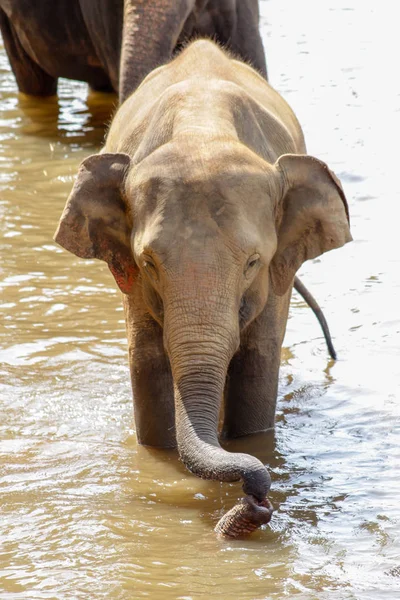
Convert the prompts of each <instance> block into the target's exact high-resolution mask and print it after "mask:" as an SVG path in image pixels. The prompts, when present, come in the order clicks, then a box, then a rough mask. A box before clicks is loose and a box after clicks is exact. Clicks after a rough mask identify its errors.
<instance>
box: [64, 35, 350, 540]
mask: <svg viewBox="0 0 400 600" xmlns="http://www.w3.org/2000/svg"><path fill="white" fill-rule="evenodd" d="M55 239H56V241H57V242H58V243H59V244H61V245H62V246H63V247H64V248H66V249H68V250H69V251H71V252H73V253H74V254H76V255H77V256H80V257H82V258H99V259H101V260H104V261H106V262H107V263H108V266H109V268H110V270H111V272H112V273H113V275H114V277H115V279H116V282H117V284H118V285H119V287H120V289H121V291H122V292H123V293H124V308H125V316H126V323H127V333H128V341H129V357H130V368H131V377H132V386H133V395H134V404H135V422H136V434H137V438H138V441H139V443H142V444H146V445H151V446H159V447H160V446H161V447H168V446H175V445H177V446H178V450H179V454H180V457H181V459H182V461H183V462H184V464H185V465H186V466H187V468H188V469H189V470H190V471H192V472H193V473H195V474H196V475H198V476H199V477H203V478H206V479H214V480H217V481H237V480H239V479H242V481H243V489H244V491H245V493H246V494H247V498H246V500H245V501H244V502H243V503H241V504H240V505H238V507H237V508H235V510H234V513H233V514H232V513H227V517H226V518H224V519H223V521H222V522H221V523H220V526H219V531H221V532H222V533H224V534H228V535H237V534H238V533H242V532H245V531H246V532H248V531H251V530H252V529H254V528H255V527H257V526H258V525H259V524H260V523H263V522H267V521H268V520H269V518H270V516H271V506H270V504H269V503H268V500H267V498H266V496H267V493H268V491H269V487H270V477H269V474H268V471H267V470H266V468H265V467H264V465H263V464H262V463H261V462H260V461H259V460H257V459H256V458H255V457H252V456H250V455H247V454H243V453H229V452H226V451H225V450H224V449H222V448H221V446H220V444H219V435H220V434H221V435H222V436H223V437H225V438H234V437H240V436H244V435H247V434H252V433H256V432H259V431H264V430H266V429H268V428H271V427H273V426H274V420H275V408H276V399H277V389H278V373H279V365H280V352H281V346H282V342H283V337H284V333H285V329H286V322H287V316H288V308H289V301H290V296H291V292H292V286H293V282H294V278H295V274H296V271H297V269H298V268H299V267H300V266H301V264H302V263H303V262H304V261H305V260H308V259H311V258H315V257H317V256H319V255H321V254H322V253H324V252H326V251H328V250H331V249H334V248H339V247H340V246H342V245H343V244H345V243H346V242H348V241H350V240H351V235H350V230H349V220H348V208H347V203H346V199H345V196H344V193H343V190H342V188H341V185H340V182H339V180H338V179H337V178H336V177H335V175H334V174H333V173H332V172H331V171H330V170H329V168H328V166H327V165H326V164H325V163H323V162H322V161H320V160H318V159H316V158H314V157H312V156H308V155H307V154H306V147H305V143H304V138H303V133H302V130H301V128H300V125H299V123H298V121H297V119H296V117H295V115H294V114H293V112H292V111H291V109H290V108H289V106H288V105H287V104H286V102H285V101H284V100H283V98H281V97H280V96H279V94H278V93H277V92H275V91H274V90H273V89H272V88H271V87H270V86H269V85H268V83H267V82H266V81H265V79H263V78H262V77H260V76H259V75H258V74H257V73H256V72H255V71H254V70H253V69H251V68H250V67H249V66H248V65H245V64H243V63H242V62H239V61H236V60H232V58H231V57H230V56H229V55H227V54H226V53H225V52H223V51H222V50H221V49H220V48H219V47H217V46H216V45H215V44H213V43H212V42H209V41H197V42H194V43H192V44H191V45H189V46H188V47H187V48H186V49H185V50H184V51H183V52H182V53H181V54H179V55H178V57H177V58H175V60H173V61H172V62H171V63H170V64H168V65H165V66H164V67H161V68H160V69H157V70H156V71H155V72H153V73H151V74H150V75H149V76H148V77H147V78H146V79H145V81H144V82H143V84H142V85H141V86H140V87H139V89H138V90H137V91H136V92H135V93H134V94H132V95H131V96H130V97H129V98H128V99H127V101H126V102H124V103H123V104H122V106H121V107H120V108H119V110H118V111H117V113H116V115H115V117H114V119H113V122H112V124H111V127H110V130H109V132H108V136H107V140H106V144H105V147H104V148H103V150H102V151H101V152H100V154H97V155H94V156H91V157H88V158H87V159H86V160H84V161H83V163H82V165H81V167H80V169H79V172H78V176H77V179H76V182H75V184H74V187H73V189H72V192H71V195H70V197H69V199H68V202H67V205H66V208H65V210H64V213H63V215H62V218H61V221H60V225H59V228H58V231H57V233H56V237H55ZM222 401H223V426H222V431H221V432H219V430H218V424H219V416H220V407H221V402H222Z"/></svg>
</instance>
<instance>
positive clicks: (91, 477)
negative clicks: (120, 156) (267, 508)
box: [0, 0, 400, 600]
mask: <svg viewBox="0 0 400 600" xmlns="http://www.w3.org/2000/svg"><path fill="white" fill-rule="evenodd" d="M300 5H301V6H300ZM382 6H383V4H382V3H371V2H366V1H364V2H361V1H356V0H347V1H346V2H344V1H343V0H338V1H337V2H334V1H333V0H330V1H329V2H324V3H322V2H316V1H314V2H312V1H310V2H302V3H294V2H291V1H289V0H270V1H261V10H262V15H263V16H262V30H263V36H264V43H265V47H266V51H267V57H268V63H269V70H270V78H271V81H272V82H273V84H274V85H275V86H276V87H277V89H278V90H279V91H280V92H281V93H282V94H283V95H284V96H285V97H286V99H287V100H288V101H289V102H290V103H291V105H292V106H293V108H294V109H295V110H296V112H297V114H298V116H299V118H300V121H301V123H302V124H303V126H304V130H305V133H306V139H307V142H308V150H309V152H310V153H311V154H314V155H316V156H318V157H320V158H322V159H324V160H326V161H327V162H328V163H329V165H330V166H331V168H333V169H334V170H335V171H336V172H337V173H338V175H339V176H340V177H341V179H342V181H343V185H344V188H345V191H346V193H347V196H348V198H349V202H350V207H351V217H352V231H353V235H354V238H355V241H354V243H352V244H349V245H347V246H346V247H345V248H343V249H341V250H338V251H335V252H331V253H329V254H327V255H325V256H324V257H323V258H321V260H315V261H313V262H311V263H307V264H306V265H305V266H304V267H303V268H302V269H301V275H302V276H303V279H304V281H305V283H306V284H307V285H308V286H309V287H310V288H311V289H312V291H313V292H314V293H315V295H316V296H317V297H318V299H319V301H320V303H321V304H322V306H323V307H324V309H325V311H326V315H327V317H328V319H329V323H330V326H331V329H332V332H333V334H334V338H335V344H336V348H337V351H338V354H339V360H338V361H337V362H336V363H334V362H332V361H331V360H329V358H328V357H327V352H326V349H325V345H324V341H323V338H322V336H321V332H320V330H319V328H318V326H317V324H316V322H315V319H314V317H313V315H312V314H311V313H310V311H309V310H308V309H307V308H306V306H305V305H304V303H303V302H302V301H301V300H300V299H299V298H298V297H297V296H295V295H294V296H293V301H292V308H291V314H290V321H289V324H288V330H287V335H286V339H285V344H284V349H283V351H282V369H281V377H280V389H279V401H278V411H277V423H276V431H275V433H274V434H272V433H270V434H266V435H260V436H256V437H255V438H253V439H248V440H243V441H240V442H236V443H235V444H231V445H230V446H229V447H230V448H231V449H233V448H235V449H237V448H240V449H241V450H244V451H246V450H247V451H249V452H253V453H254V454H256V455H257V456H259V457H260V458H261V459H262V460H263V461H264V462H265V463H266V464H268V465H269V466H270V469H271V473H272V478H273V488H272V493H271V500H272V501H273V503H274V505H275V507H276V512H275V514H274V517H273V520H272V521H271V524H270V526H267V527H266V528H265V529H264V530H262V531H260V532H258V533H256V534H254V535H253V536H252V537H251V538H249V539H247V540H245V541H219V540H217V539H216V538H215V535H214V534H213V532H212V527H213V525H214V524H215V522H216V520H217V519H218V517H219V516H220V515H221V514H222V513H223V512H224V511H226V510H227V509H229V508H230V507H231V506H232V505H233V504H234V503H235V501H236V500H237V498H238V497H240V496H241V490H240V486H239V485H238V484H231V485H229V484H217V483H211V482H206V481H201V480H198V479H196V478H195V477H193V476H191V475H190V474H188V473H187V472H186V471H185V470H184V469H183V468H182V466H181V465H180V464H179V462H178V460H177V457H176V454H175V453H174V452H159V451H152V450H149V449H145V448H141V447H138V446H137V444H136V439H135V431H134V423H133V411H132V401H131V392H130V385H129V376H128V367H127V359H126V339H125V331H124V323H123V313H122V309H121V306H120V297H119V293H118V292H117V290H116V288H115V286H114V283H113V280H112V278H111V275H110V274H109V272H108V270H107V268H106V266H105V265H103V264H101V263H97V262H95V261H87V262H85V261H83V260H79V259H77V258H74V257H73V256H72V255H69V254H68V253H66V252H64V251H62V250H61V249H60V248H58V247H57V246H56V245H55V244H54V242H53V241H52V235H53V232H54V229H55V226H56V223H57V220H58V218H59V215H60V213H61V210H62V208H63V205H64V202H65V199H66V197H67V195H68V192H69V190H70V188H71V184H72V181H73V177H74V174H75V172H76V168H77V165H78V164H79V162H80V161H81V160H82V159H83V158H84V157H86V156H87V155H89V154H90V153H93V152H95V151H97V150H98V148H99V147H100V145H101V142H102V139H103V135H104V130H103V127H102V123H103V122H104V121H105V120H106V119H107V118H108V115H109V113H110V111H111V110H112V100H107V99H106V98H104V97H101V96H92V97H90V98H87V90H86V86H85V85H83V84H80V83H77V82H67V81H62V82H61V86H60V94H59V99H58V101H55V100H52V101H47V102H46V103H44V102H37V101H33V100H28V99H26V98H25V99H24V98H21V97H19V96H18V94H17V92H16V86H15V82H14V80H13V77H12V75H11V73H10V68H9V65H8V62H7V59H6V57H5V53H4V50H1V51H0V76H1V79H0V83H1V94H0V230H1V238H0V245H1V247H0V255H1V262H0V288H1V311H2V317H1V320H0V363H1V365H0V378H1V382H0V392H1V397H0V415H1V418H0V598H1V599H2V600H3V599H4V600H6V599H7V600H18V599H20V598H21V599H22V598H26V599H29V600H36V599H38V600H39V599H42V598H43V599H44V598H56V599H62V600H64V599H70V598H71V599H75V598H79V599H81V598H82V599H89V598H90V599H92V600H96V599H100V598H107V599H114V598H115V599H128V598H152V599H153V598H154V599H158V598H163V599H164V598H165V599H175V598H176V599H178V598H179V599H181V600H184V599H186V600H188V599H196V598H226V599H231V598H240V599H246V600H261V599H277V600H280V599H282V598H286V597H289V598H291V597H295V598H299V599H304V600H313V599H316V600H324V599H329V600H331V599H360V600H370V599H371V600H372V599H374V600H380V599H385V600H394V599H395V598H398V597H399V594H400V592H399V590H400V542H399V520H400V508H399V493H400V482H399V447H400V444H399V442H400V435H399V416H400V409H399V387H400V367H399V363H400V361H399V357H400V349H399V346H400V344H399V342H400V334H399V331H400V317H399V311H400V308H399V306H400V297H399V291H400V275H399V273H400V240H399V211H400V208H399V207H400V188H399V178H398V173H399V164H398V152H397V144H396V137H397V136H398V135H399V131H400V81H399V78H398V74H397V69H396V67H395V64H392V61H393V62H394V56H393V53H392V50H393V49H392V48H391V45H392V43H393V40H394V39H397V30H396V18H395V16H394V15H392V17H390V15H387V14H385V13H384V12H383V9H382V8H381V7H382ZM311 17H312V18H311Z"/></svg>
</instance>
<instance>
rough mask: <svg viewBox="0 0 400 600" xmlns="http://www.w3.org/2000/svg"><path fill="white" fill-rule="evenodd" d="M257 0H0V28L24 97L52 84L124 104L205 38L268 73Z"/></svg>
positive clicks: (43, 92)
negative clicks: (64, 81) (105, 94)
mask: <svg viewBox="0 0 400 600" xmlns="http://www.w3.org/2000/svg"><path fill="white" fill-rule="evenodd" d="M258 20H259V9H258V0H68V1H66V0H63V1H57V0H0V29H1V33H2V36H3V40H4V45H5V48H6V51H7V54H8V58H9V61H10V64H11V67H12V70H13V72H14V75H15V77H16V80H17V85H18V88H19V90H20V91H21V92H24V93H25V94H31V95H39V96H49V95H53V94H55V93H56V92H57V79H58V78H59V77H67V78H70V79H79V80H82V81H87V82H88V83H89V85H90V86H91V87H92V88H93V89H94V90H98V91H111V90H114V91H115V92H119V94H120V99H121V100H124V99H125V98H126V97H127V96H128V95H129V94H130V93H131V92H132V91H133V90H135V89H136V87H137V86H138V85H139V83H140V82H141V81H142V79H143V78H144V77H145V76H146V75H147V74H148V73H150V71H151V70H152V69H153V68H155V67H158V66H159V65H162V64H164V63H165V62H167V61H168V60H170V58H171V56H172V54H173V52H174V50H176V49H178V48H179V47H180V46H181V44H183V43H186V42H187V41H188V40H190V39H193V38H196V37H199V36H207V37H212V38H213V39H215V40H217V41H219V42H220V43H221V44H225V45H227V46H229V48H230V49H231V50H232V51H233V52H235V54H237V55H238V56H239V57H241V58H243V59H244V60H246V61H248V62H249V63H251V64H252V65H253V66H254V67H255V68H257V69H258V70H259V71H260V73H262V74H263V75H266V65H265V57H264V50H263V46H262V42H261V37H260V33H259V30H258Z"/></svg>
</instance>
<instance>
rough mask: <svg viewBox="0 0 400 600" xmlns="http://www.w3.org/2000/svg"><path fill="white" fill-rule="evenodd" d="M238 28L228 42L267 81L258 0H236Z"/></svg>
mask: <svg viewBox="0 0 400 600" xmlns="http://www.w3.org/2000/svg"><path fill="white" fill-rule="evenodd" d="M236 12H237V26H236V31H235V32H234V33H233V35H232V39H231V41H228V40H227V42H228V44H229V46H230V47H231V48H232V50H233V51H234V52H235V53H236V54H238V55H239V56H240V57H241V58H242V59H243V60H246V61H248V62H249V63H250V64H251V66H252V67H254V68H255V69H257V70H258V71H259V73H261V75H263V76H264V77H265V78H266V79H268V77H267V65H266V61H265V53H264V47H263V43H262V39H261V35H260V30H259V18H260V16H259V8H258V0H236Z"/></svg>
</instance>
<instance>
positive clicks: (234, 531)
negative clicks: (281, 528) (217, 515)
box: [214, 496, 274, 539]
mask: <svg viewBox="0 0 400 600" xmlns="http://www.w3.org/2000/svg"><path fill="white" fill-rule="evenodd" d="M273 510H274V508H273V506H272V504H271V502H270V501H269V500H268V498H264V499H263V500H262V501H261V502H258V501H257V500H256V499H255V498H254V497H253V496H246V497H245V498H243V499H242V500H241V501H240V502H238V504H236V505H235V506H234V507H233V508H231V510H229V511H228V512H227V513H226V514H225V515H223V517H221V519H220V520H219V521H218V523H217V524H216V526H215V528H214V531H215V532H216V533H217V535H218V537H221V538H230V539H236V538H240V537H245V536H247V535H250V533H252V532H253V531H255V530H256V529H258V528H259V527H261V525H265V524H267V523H269V522H270V520H271V517H272V513H273Z"/></svg>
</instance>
